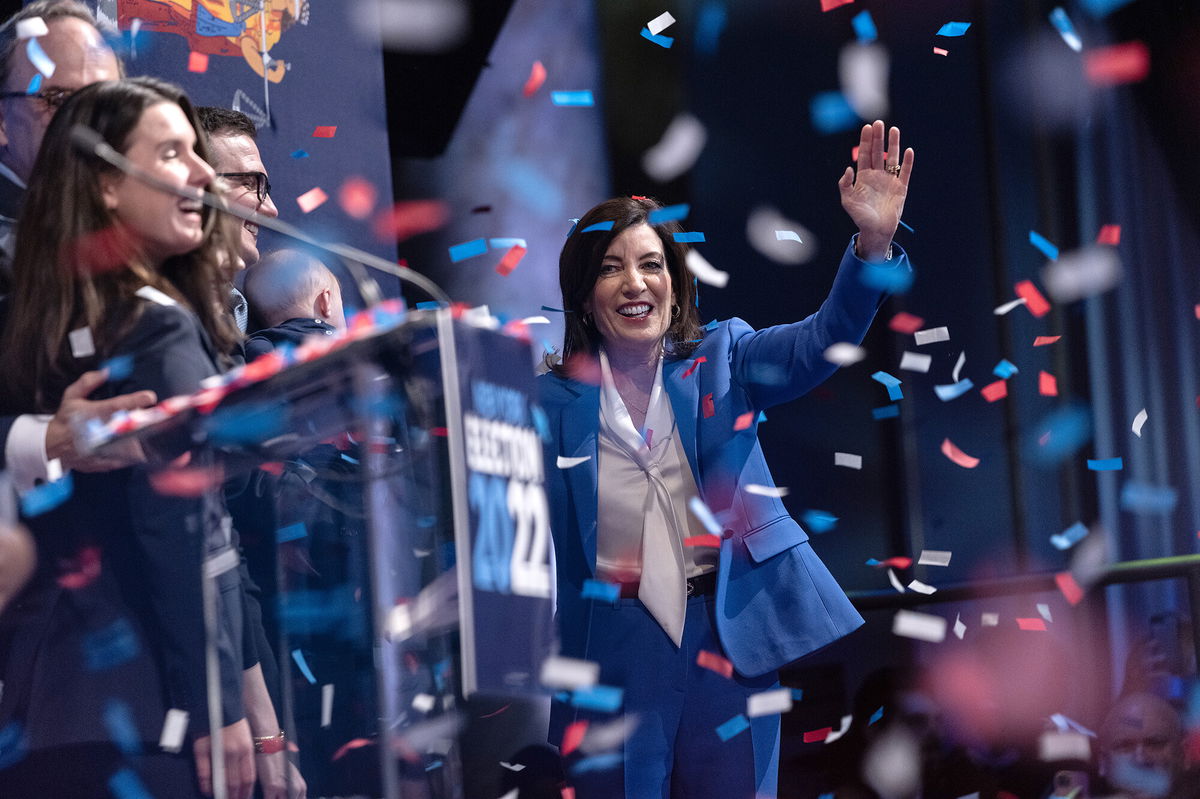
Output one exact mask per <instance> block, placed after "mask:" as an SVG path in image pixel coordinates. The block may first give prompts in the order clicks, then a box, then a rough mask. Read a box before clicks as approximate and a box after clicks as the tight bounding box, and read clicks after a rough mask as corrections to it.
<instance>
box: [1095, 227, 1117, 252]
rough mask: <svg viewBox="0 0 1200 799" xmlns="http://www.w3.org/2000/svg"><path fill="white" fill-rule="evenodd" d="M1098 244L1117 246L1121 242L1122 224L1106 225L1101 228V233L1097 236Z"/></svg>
mask: <svg viewBox="0 0 1200 799" xmlns="http://www.w3.org/2000/svg"><path fill="white" fill-rule="evenodd" d="M1096 243H1097V244H1110V245H1112V246H1113V247H1116V246H1117V245H1118V244H1120V243H1121V226H1120V225H1105V226H1104V227H1102V228H1100V235H1099V236H1097V237H1096Z"/></svg>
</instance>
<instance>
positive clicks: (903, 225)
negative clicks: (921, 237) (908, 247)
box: [900, 219, 917, 235]
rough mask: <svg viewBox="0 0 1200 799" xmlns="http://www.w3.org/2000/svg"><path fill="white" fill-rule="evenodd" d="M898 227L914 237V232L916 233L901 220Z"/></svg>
mask: <svg viewBox="0 0 1200 799" xmlns="http://www.w3.org/2000/svg"><path fill="white" fill-rule="evenodd" d="M900 227H902V228H904V229H905V230H907V231H908V232H909V233H912V234H914V235H915V234H916V232H917V231H915V230H913V229H912V228H910V227H909V226H908V225H906V224H905V223H904V220H903V219H901V220H900Z"/></svg>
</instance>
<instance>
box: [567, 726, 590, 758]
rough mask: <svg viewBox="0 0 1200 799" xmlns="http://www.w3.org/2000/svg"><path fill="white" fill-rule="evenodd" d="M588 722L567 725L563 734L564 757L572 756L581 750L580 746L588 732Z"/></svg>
mask: <svg viewBox="0 0 1200 799" xmlns="http://www.w3.org/2000/svg"><path fill="white" fill-rule="evenodd" d="M587 728H588V723H587V720H586V719H585V720H583V721H573V722H571V723H570V724H568V725H567V729H566V730H565V731H564V732H563V739H562V747H561V748H562V753H563V755H564V756H566V755H569V754H571V753H572V752H574V751H575V750H576V749H578V748H579V744H581V743H583V736H584V734H585V733H586V732H587Z"/></svg>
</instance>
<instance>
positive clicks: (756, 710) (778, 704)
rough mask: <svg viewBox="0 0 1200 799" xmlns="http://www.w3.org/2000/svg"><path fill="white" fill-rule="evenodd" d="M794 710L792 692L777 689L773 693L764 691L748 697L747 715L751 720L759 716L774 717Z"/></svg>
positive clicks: (786, 689) (788, 689) (787, 689)
mask: <svg viewBox="0 0 1200 799" xmlns="http://www.w3.org/2000/svg"><path fill="white" fill-rule="evenodd" d="M791 709H792V690H791V689H790V688H776V689H775V690H773V691H763V692H762V693H758V694H750V696H748V697H746V715H747V716H749V717H750V718H755V717H757V716H773V715H778V714H781V713H787V712H788V711H789V710H791Z"/></svg>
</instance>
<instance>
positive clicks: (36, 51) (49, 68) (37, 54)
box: [25, 37, 55, 77]
mask: <svg viewBox="0 0 1200 799" xmlns="http://www.w3.org/2000/svg"><path fill="white" fill-rule="evenodd" d="M25 55H26V56H28V57H29V63H31V64H33V65H34V66H35V67H37V71H38V72H40V73H42V74H43V75H45V76H47V77H49V76H51V75H53V74H54V67H55V64H54V59H52V58H51V57H50V56H48V55H46V51H45V50H43V49H42V46H41V45H40V44H38V40H37V38H36V37H35V38H33V39H30V40H29V43H28V44H26V45H25Z"/></svg>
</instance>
